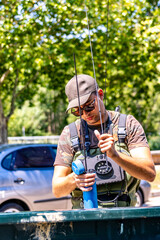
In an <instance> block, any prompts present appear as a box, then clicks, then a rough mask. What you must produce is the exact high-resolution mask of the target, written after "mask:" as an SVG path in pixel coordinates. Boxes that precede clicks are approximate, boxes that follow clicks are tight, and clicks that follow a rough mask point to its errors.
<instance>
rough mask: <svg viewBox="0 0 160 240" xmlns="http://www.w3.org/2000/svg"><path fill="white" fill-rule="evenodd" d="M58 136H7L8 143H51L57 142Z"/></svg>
mask: <svg viewBox="0 0 160 240" xmlns="http://www.w3.org/2000/svg"><path fill="white" fill-rule="evenodd" d="M58 140H59V136H23V137H8V143H9V144H12V143H14V144H18V143H52V144H57V143H58Z"/></svg>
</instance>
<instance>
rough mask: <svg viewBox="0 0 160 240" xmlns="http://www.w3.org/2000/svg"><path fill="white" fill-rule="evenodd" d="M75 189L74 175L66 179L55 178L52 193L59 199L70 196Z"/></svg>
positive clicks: (65, 177) (71, 174)
mask: <svg viewBox="0 0 160 240" xmlns="http://www.w3.org/2000/svg"><path fill="white" fill-rule="evenodd" d="M75 188H76V183H75V180H74V173H70V174H69V175H67V176H64V177H57V178H53V181H52V191H53V193H54V195H55V197H57V198H59V197H64V196H66V195H68V194H70V193H71V192H72V191H73V190H74V189H75Z"/></svg>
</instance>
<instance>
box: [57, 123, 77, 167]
mask: <svg viewBox="0 0 160 240" xmlns="http://www.w3.org/2000/svg"><path fill="white" fill-rule="evenodd" d="M72 161H73V151H72V148H71V141H70V132H69V127H68V126H66V127H65V128H64V129H63V131H62V133H61V135H60V138H59V141H58V148H57V155H56V159H55V162H54V166H56V165H61V166H66V167H71V165H72Z"/></svg>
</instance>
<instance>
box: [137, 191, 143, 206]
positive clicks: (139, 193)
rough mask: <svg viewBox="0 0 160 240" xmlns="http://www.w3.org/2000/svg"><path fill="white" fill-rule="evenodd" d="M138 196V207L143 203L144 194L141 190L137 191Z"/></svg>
mask: <svg viewBox="0 0 160 240" xmlns="http://www.w3.org/2000/svg"><path fill="white" fill-rule="evenodd" d="M136 197H137V203H136V207H141V206H142V204H143V196H142V193H141V191H140V190H138V191H137V192H136Z"/></svg>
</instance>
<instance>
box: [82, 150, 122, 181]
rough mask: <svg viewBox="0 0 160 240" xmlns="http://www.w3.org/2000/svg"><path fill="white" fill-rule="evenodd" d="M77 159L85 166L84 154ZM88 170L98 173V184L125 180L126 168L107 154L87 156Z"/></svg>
mask: <svg viewBox="0 0 160 240" xmlns="http://www.w3.org/2000/svg"><path fill="white" fill-rule="evenodd" d="M77 160H79V161H81V163H82V165H83V166H85V159H84V156H83V155H82V154H81V155H80V156H79V157H78V158H77ZM86 163H87V172H95V173H96V184H97V185H101V184H105V183H114V182H120V181H122V180H124V170H123V169H122V168H121V167H120V166H119V165H118V164H117V163H116V162H115V161H113V160H112V159H111V158H109V157H108V156H106V155H105V154H99V155H95V156H86Z"/></svg>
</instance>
